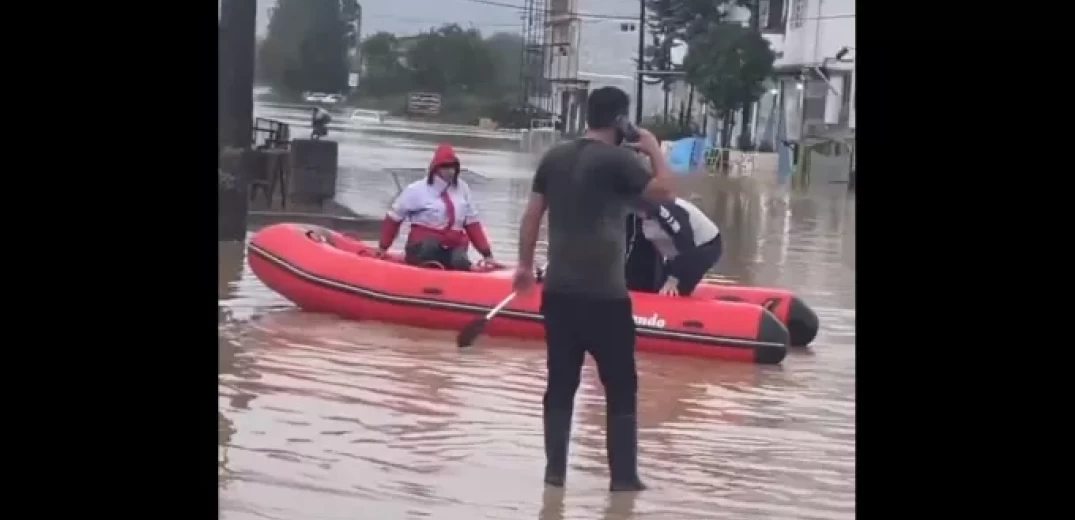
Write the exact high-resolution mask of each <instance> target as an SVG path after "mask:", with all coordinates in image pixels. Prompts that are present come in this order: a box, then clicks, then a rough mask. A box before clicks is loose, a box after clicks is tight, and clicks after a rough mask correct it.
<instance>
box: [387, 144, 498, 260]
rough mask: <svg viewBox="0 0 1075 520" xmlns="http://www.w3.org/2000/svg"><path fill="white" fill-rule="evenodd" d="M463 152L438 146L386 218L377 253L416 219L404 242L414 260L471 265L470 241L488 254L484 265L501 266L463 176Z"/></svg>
mask: <svg viewBox="0 0 1075 520" xmlns="http://www.w3.org/2000/svg"><path fill="white" fill-rule="evenodd" d="M459 171H460V170H459V158H458V157H457V156H456V155H455V150H453V149H452V147H451V145H449V144H441V145H439V146H437V149H436V151H435V152H434V153H433V160H432V161H430V163H429V170H428V172H427V173H426V177H425V178H424V179H421V180H417V181H414V182H413V183H411V184H409V185H408V186H407V187H406V188H403V191H402V192H400V194H399V196H398V197H396V200H395V201H394V202H392V207H391V209H389V210H388V214H387V215H385V217H384V221H382V223H381V240H380V243H379V244H378V248H377V256H381V257H383V256H384V255H385V254H386V252H387V251H388V248H389V247H390V246H391V245H392V242H393V241H395V239H396V235H397V234H398V233H399V228H400V225H401V224H402V223H403V221H404V220H410V222H411V232H410V233H409V234H408V235H407V245H406V247H405V248H404V252H405V258H404V259H405V261H406V262H407V263H408V264H411V265H421V266H428V267H438V268H442V269H451V270H456V271H469V270H470V268H471V264H470V260H469V259H468V258H467V250H468V248H469V247H470V245H472V244H473V245H474V249H476V250H478V253H480V254H481V255H482V261H481V264H482V265H481V267H482V268H483V269H485V268H495V267H498V266H499V265H500V264H498V263H496V261H495V260H493V251H492V248H490V247H489V239H488V238H486V236H485V229H484V228H483V227H482V224H481V222H480V221H479V220H478V206H477V204H476V203H475V201H474V195H473V194H472V193H471V191H470V187H469V186H467V183H466V182H463V180H462V179H460V178H459Z"/></svg>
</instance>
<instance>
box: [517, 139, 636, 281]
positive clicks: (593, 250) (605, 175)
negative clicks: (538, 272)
mask: <svg viewBox="0 0 1075 520" xmlns="http://www.w3.org/2000/svg"><path fill="white" fill-rule="evenodd" d="M651 179H652V176H651V175H650V174H649V173H648V172H647V171H646V170H645V169H644V168H643V167H642V165H641V164H640V163H639V161H638V158H637V157H635V155H634V152H631V151H629V150H627V149H624V148H621V147H618V146H613V145H610V144H607V143H603V142H601V141H596V140H593V139H585V138H583V139H578V140H575V141H572V142H567V143H562V144H560V145H557V146H556V147H554V148H552V149H551V150H549V151H548V152H546V153H545V156H544V157H542V159H541V164H540V165H539V166H538V169H537V174H535V175H534V185H533V188H532V189H533V191H534V192H536V193H540V194H542V195H544V197H545V201H546V203H547V204H548V213H549V248H548V259H549V268H548V272H547V273H546V274H545V281H544V290H545V291H550V292H556V293H561V294H578V295H585V296H591V297H597V298H610V299H612V298H625V297H627V283H626V281H625V279H624V262H625V258H624V257H625V256H626V249H627V239H626V237H625V236H624V233H623V222H624V220H625V219H626V218H627V213H628V211H630V208H631V204H632V203H633V202H634V200H635V199H636V198H637V197H638V196H639V195H640V194H641V193H642V190H643V189H644V188H645V187H646V184H648V183H649V182H650V180H651Z"/></svg>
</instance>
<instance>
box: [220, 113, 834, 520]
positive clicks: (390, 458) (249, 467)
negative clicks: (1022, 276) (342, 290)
mask: <svg viewBox="0 0 1075 520" xmlns="http://www.w3.org/2000/svg"><path fill="white" fill-rule="evenodd" d="M435 142H436V138H434V139H425V140H408V139H404V138H402V137H399V136H395V137H384V136H375V135H363V134H362V133H356V135H355V137H353V138H351V137H350V136H349V137H348V138H346V139H343V140H341V145H340V155H341V174H340V181H339V189H338V191H339V195H338V197H337V199H338V200H340V201H341V202H342V203H343V204H345V205H347V206H349V207H351V209H353V210H355V211H356V212H359V213H372V214H378V215H379V214H382V212H383V211H384V208H385V206H386V205H387V204H388V202H389V201H390V200H391V197H392V195H393V194H394V193H395V191H396V187H395V183H394V182H393V180H392V179H391V176H390V175H388V174H386V173H385V172H384V171H383V170H382V168H398V167H404V168H406V167H411V168H421V167H423V166H424V165H425V164H426V163H427V162H428V157H429V154H430V153H431V152H432V148H433V146H434V144H435ZM480 146H481V143H477V142H476V143H474V144H473V145H471V146H470V147H467V146H463V147H461V149H460V155H461V156H462V159H463V162H464V165H465V166H468V167H470V168H472V169H473V170H475V172H477V173H479V174H480V175H481V177H480V178H479V177H474V179H473V181H472V184H473V185H474V187H475V190H476V191H477V192H478V193H479V197H480V200H481V204H482V207H481V209H482V212H483V216H484V221H485V223H486V225H487V226H488V228H489V234H490V237H491V239H492V240H493V241H494V245H495V252H496V254H497V255H498V256H499V257H501V258H504V259H507V260H510V259H512V258H513V257H514V251H515V246H516V236H515V229H516V225H517V222H518V219H519V217H520V215H521V211H522V207H523V205H524V201H525V198H526V194H527V192H528V190H529V179H528V176H529V174H530V171H532V170H531V168H532V164H533V160H534V159H533V157H530V156H526V155H522V154H517V153H510V152H505V151H503V150H499V151H498V150H490V149H479V148H480ZM408 175H411V176H412V177H407V176H408ZM413 175H415V174H414V173H405V174H404V175H403V177H405V178H413ZM682 184H683V191H684V195H686V196H690V197H691V198H693V199H694V200H695V201H696V203H698V204H699V206H700V207H702V208H703V210H705V211H706V212H707V213H709V214H710V215H712V216H713V217H714V219H715V221H716V222H717V223H718V225H720V226H721V230H722V233H723V234H724V237H725V247H726V251H725V255H724V257H723V258H722V260H721V262H720V264H719V265H718V266H717V268H716V269H715V273H714V274H713V276H714V277H716V278H721V279H725V280H729V281H738V282H741V283H746V284H751V285H775V286H783V287H788V288H791V289H793V290H795V291H797V292H798V294H799V295H800V296H801V297H803V298H805V299H806V301H807V302H809V303H810V304H811V305H812V306H813V307H814V309H815V310H816V311H817V313H818V315H819V317H820V318H821V322H822V329H821V332H820V334H819V336H818V338H817V340H816V341H815V346H814V348H813V349H812V350H810V351H806V352H796V353H793V354H792V355H789V356H788V358H787V359H786V360H785V361H784V363H783V365H782V366H779V367H756V366H752V365H743V364H736V363H726V362H720V361H709V360H697V359H689V358H682V357H670V356H660V355H648V354H640V355H639V371H640V378H641V381H640V385H641V389H640V395H639V402H640V405H639V406H640V439H641V440H640V456H639V457H640V467H641V471H642V474H643V478H644V479H645V480H646V481H647V483H649V484H650V486H651V489H650V490H648V491H645V492H643V493H640V494H638V495H637V496H631V494H626V495H627V496H617V497H610V495H609V493H608V492H607V470H606V467H605V455H604V435H603V429H604V410H603V397H602V396H603V393H602V389H601V385H600V383H599V381H598V380H597V375H596V372H595V371H594V370H593V367H592V365H591V364H589V363H588V365H587V367H586V369H585V371H584V375H583V383H582V386H581V388H580V390H579V397H578V403H577V404H576V419H575V427H574V433H573V444H572V451H571V461H570V464H571V469H570V474H569V482H568V487H567V489H566V491H564V492H546V491H544V490H543V486H542V485H541V472H542V468H543V464H544V460H543V451H542V440H541V416H540V410H541V394H542V391H543V385H544V380H543V374H544V353H543V351H542V349H541V344H540V343H536V342H522V341H512V340H505V339H499V338H498V339H491V338H486V339H483V341H482V344H481V346H480V348H477V349H474V350H473V351H471V352H466V353H460V352H458V351H457V349H456V348H455V346H454V344H453V334H452V333H451V332H444V331H427V330H420V329H411V328H405V327H397V326H393V325H389V324H380V323H358V322H347V321H342V320H339V319H337V318H334V317H332V316H326V315H315V314H307V313H303V312H300V311H297V310H296V309H295V308H294V307H293V306H292V305H291V304H290V303H289V302H287V301H286V300H284V299H283V298H282V297H280V296H278V295H276V294H274V293H273V292H271V291H270V290H269V289H267V288H266V287H265V286H264V285H262V284H261V283H260V282H259V281H258V280H257V279H256V278H255V277H254V276H253V274H252V273H251V272H250V270H249V268H248V267H247V266H246V265H245V259H244V256H243V255H244V248H243V244H239V243H222V244H221V245H220V273H219V274H220V277H219V307H220V343H219V356H220V367H219V368H220V378H219V396H220V398H219V406H220V408H219V427H220V435H219V438H220V453H219V459H220V478H219V481H220V510H221V518H225V519H229V520H239V519H254V518H259V519H260V518H273V519H295V520H319V519H348V520H353V519H355V518H383V519H418V518H436V519H448V520H452V519H460V520H462V519H468V520H469V519H472V518H488V519H513V520H514V519H518V518H539V519H560V518H564V519H587V520H593V519H603V518H610V519H611V518H636V519H669V520H690V519H703V518H706V519H710V518H714V519H736V520H745V519H785V518H786V519H792V518H795V519H850V518H854V508H855V252H854V247H855V241H854V236H855V209H854V201H853V198H851V197H849V196H848V195H847V194H846V193H845V192H844V190H842V189H839V187H830V188H821V189H818V190H816V191H814V192H811V193H808V194H788V193H787V192H786V191H782V190H775V191H774V190H771V189H769V188H759V187H755V186H750V185H748V184H743V183H738V184H731V183H724V184H721V183H717V184H714V183H713V182H712V180H705V179H684V182H683V183H682ZM371 236H372V235H371ZM539 249H541V248H539ZM539 254H540V251H539Z"/></svg>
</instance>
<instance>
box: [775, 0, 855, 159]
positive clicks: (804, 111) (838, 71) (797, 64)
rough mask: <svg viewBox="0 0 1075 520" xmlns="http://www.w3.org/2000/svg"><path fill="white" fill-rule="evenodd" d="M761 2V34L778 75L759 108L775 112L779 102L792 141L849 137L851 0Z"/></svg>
mask: <svg viewBox="0 0 1075 520" xmlns="http://www.w3.org/2000/svg"><path fill="white" fill-rule="evenodd" d="M760 5H761V9H760V12H761V14H762V16H761V17H762V19H763V20H764V21H765V22H767V23H763V33H764V35H765V37H766V39H768V40H769V42H770V43H771V44H772V46H773V49H774V50H776V51H777V55H778V59H777V61H776V63H775V66H776V70H777V79H776V81H775V82H774V85H773V88H772V89H771V90H770V93H769V94H767V95H766V96H765V98H763V99H761V100H759V112H760V113H761V114H763V115H764V114H765V113H767V112H768V113H774V112H776V111H779V110H780V106H781V105H782V106H783V115H784V120H785V121H786V125H785V126H786V128H785V131H786V137H787V139H789V140H792V141H799V140H802V139H804V138H809V137H826V136H835V135H843V136H847V135H853V130H854V127H855V102H854V99H855V97H854V92H855V84H854V83H855V81H854V80H855V59H856V53H855V2H854V0H760ZM766 98H767V99H766ZM774 107H775V108H774ZM766 109H768V110H766ZM760 122H761V121H760V120H759V123H760Z"/></svg>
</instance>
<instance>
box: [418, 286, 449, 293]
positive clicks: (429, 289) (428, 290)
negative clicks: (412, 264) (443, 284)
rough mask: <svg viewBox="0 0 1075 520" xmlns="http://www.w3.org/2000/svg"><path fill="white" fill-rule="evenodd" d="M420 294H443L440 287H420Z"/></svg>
mask: <svg viewBox="0 0 1075 520" xmlns="http://www.w3.org/2000/svg"><path fill="white" fill-rule="evenodd" d="M422 294H444V291H442V290H441V289H440V287H422Z"/></svg>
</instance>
